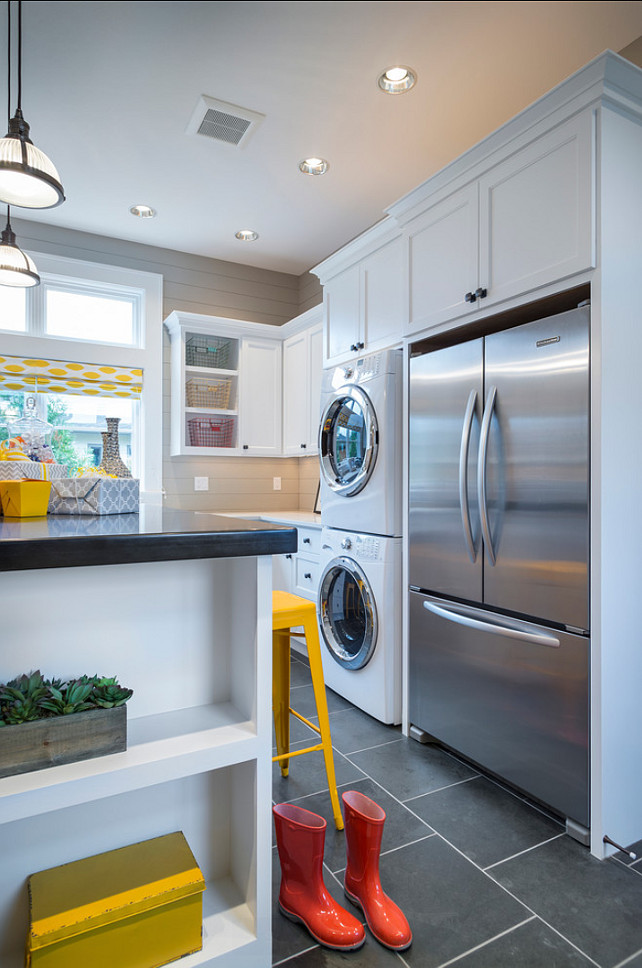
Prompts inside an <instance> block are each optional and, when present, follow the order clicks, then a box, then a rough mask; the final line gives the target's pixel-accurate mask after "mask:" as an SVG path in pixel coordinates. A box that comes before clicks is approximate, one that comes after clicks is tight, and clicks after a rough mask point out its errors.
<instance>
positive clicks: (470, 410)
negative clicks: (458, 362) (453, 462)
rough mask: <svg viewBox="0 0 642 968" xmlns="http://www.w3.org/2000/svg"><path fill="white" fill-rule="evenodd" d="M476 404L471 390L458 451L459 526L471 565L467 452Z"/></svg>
mask: <svg viewBox="0 0 642 968" xmlns="http://www.w3.org/2000/svg"><path fill="white" fill-rule="evenodd" d="M476 404H477V391H476V390H471V391H470V395H469V397H468V403H467V405H466V413H465V414H464V426H463V427H462V430H461V447H460V450H459V507H460V509H461V524H462V527H463V529H464V540H465V541H466V549H467V551H468V557H469V558H470V560H471V562H472V563H473V565H474V564H475V561H476V560H477V551H476V549H475V542H474V540H473V529H472V527H471V524H470V508H469V506H468V451H469V449H470V434H471V431H472V427H473V417H474V416H475V406H476Z"/></svg>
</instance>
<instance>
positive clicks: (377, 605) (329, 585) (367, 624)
mask: <svg viewBox="0 0 642 968" xmlns="http://www.w3.org/2000/svg"><path fill="white" fill-rule="evenodd" d="M401 553H402V552H401V538H389V537H384V536H381V535H372V534H358V533H356V532H351V531H339V530H334V529H331V528H323V529H322V532H321V556H320V566H321V578H320V582H319V596H318V602H317V611H318V617H319V629H320V639H321V655H322V661H323V674H324V678H325V683H326V686H328V687H329V688H330V689H333V690H334V691H335V692H337V693H339V695H341V696H343V697H344V698H345V699H348V700H349V701H350V702H351V703H353V704H354V705H355V706H358V707H359V708H360V709H363V710H364V712H366V713H369V715H370V716H374V717H375V719H378V720H380V721H381V722H382V723H395V724H396V723H400V722H401Z"/></svg>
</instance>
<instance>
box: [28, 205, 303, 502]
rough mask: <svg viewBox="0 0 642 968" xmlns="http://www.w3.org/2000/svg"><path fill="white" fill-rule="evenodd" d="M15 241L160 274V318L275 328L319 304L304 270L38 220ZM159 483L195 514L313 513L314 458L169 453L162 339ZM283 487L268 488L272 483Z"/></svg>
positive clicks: (166, 374) (167, 387) (166, 354)
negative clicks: (181, 316)
mask: <svg viewBox="0 0 642 968" xmlns="http://www.w3.org/2000/svg"><path fill="white" fill-rule="evenodd" d="M11 221H12V226H13V229H14V231H15V233H16V236H17V240H18V244H19V245H20V246H21V247H22V248H24V249H26V250H27V251H28V252H30V253H31V252H46V253H50V254H52V255H60V256H66V257H68V258H71V259H85V260H87V261H90V262H99V263H104V264H106V265H110V266H119V265H120V266H125V267H127V268H131V269H139V270H141V271H143V272H157V273H160V274H161V275H162V276H163V318H165V317H166V316H167V315H168V314H169V313H170V312H172V311H173V310H178V311H182V312H190V313H206V314H210V315H213V316H225V317H228V318H231V319H242V320H248V321H251V322H257V323H267V324H269V325H273V326H281V325H282V324H283V323H285V322H287V321H288V320H289V319H292V318H293V317H294V316H298V315H299V314H300V313H302V312H305V311H306V310H308V309H311V308H312V307H313V306H316V305H318V303H320V302H321V300H322V290H321V286H320V284H319V281H318V279H317V278H316V276H313V275H311V274H310V273H309V272H306V273H304V274H303V275H302V276H294V275H290V274H288V273H285V272H271V271H270V270H268V269H255V268H253V267H252V266H246V265H241V264H240V263H235V262H223V261H221V260H218V259H208V258H205V257H203V256H197V255H191V254H189V253H186V252H178V251H174V250H172V249H162V248H158V247H156V246H149V245H142V244H141V243H139V242H128V241H126V240H123V239H112V238H108V237H106V236H101V235H92V234H89V233H86V232H76V231H74V230H73V229H62V228H56V227H54V226H51V225H46V224H44V223H42V222H35V221H31V220H27V219H20V218H14V217H13V214H12V220H11ZM163 369H164V372H163V486H164V488H165V491H166V495H167V497H166V503H167V504H168V505H169V506H172V507H181V508H187V509H194V510H202V511H233V510H239V511H241V510H247V511H251V510H260V509H265V510H271V511H276V510H292V509H296V508H304V509H306V510H308V509H310V510H311V509H312V506H313V503H314V496H315V493H316V480H318V471H317V462H316V459H315V458H307V459H305V458H303V459H299V458H287V459H274V460H271V459H267V458H256V457H246V458H242V457H238V458H237V457H204V458H198V459H193V458H191V457H170V456H169V412H170V404H169V391H170V365H169V338H168V336H167V332H166V331H165V332H164V335H163ZM194 477H207V478H208V479H209V485H210V489H209V491H198V492H195V491H194ZM273 477H280V478H281V483H282V489H281V490H280V491H274V490H273V486H272V478H273Z"/></svg>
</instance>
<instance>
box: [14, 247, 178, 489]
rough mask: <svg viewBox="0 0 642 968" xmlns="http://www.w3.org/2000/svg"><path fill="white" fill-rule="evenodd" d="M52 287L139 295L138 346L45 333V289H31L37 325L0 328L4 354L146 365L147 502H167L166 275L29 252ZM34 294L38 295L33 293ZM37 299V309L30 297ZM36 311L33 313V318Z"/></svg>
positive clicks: (141, 421) (143, 472) (139, 432)
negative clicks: (164, 472)
mask: <svg viewBox="0 0 642 968" xmlns="http://www.w3.org/2000/svg"><path fill="white" fill-rule="evenodd" d="M29 254H30V255H31V256H32V257H33V259H34V261H35V263H36V265H37V266H38V272H39V274H40V276H41V278H42V280H43V284H44V286H45V287H46V286H47V283H48V282H49V281H50V280H51V282H52V284H53V285H55V286H56V288H61V287H64V288H68V290H69V291H83V292H86V293H88V294H90V293H91V291H92V289H93V292H95V293H96V294H97V295H101V294H110V295H113V296H116V295H117V294H118V293H119V292H120V293H122V294H124V295H131V296H134V297H135V300H136V303H137V305H138V313H137V315H138V321H137V334H136V341H137V345H132V344H123V343H98V342H95V341H94V340H91V341H89V340H87V341H84V340H78V339H71V338H66V337H61V336H46V335H44V305H45V301H44V292H45V291H46V290H42V291H41V292H38V290H39V289H41V287H40V286H39V287H37V288H36V289H32V290H31V291H30V292H28V293H27V301H28V302H27V318H28V323H29V320H31V321H32V324H33V325H32V327H31V329H30V330H28V331H27V333H16V332H15V331H9V330H0V354H2V355H7V356H25V357H29V356H31V357H36V358H38V357H40V358H43V359H51V360H70V361H75V360H78V361H80V362H83V363H89V364H93V365H96V366H98V365H100V364H101V363H109V364H111V365H113V366H126V367H131V368H140V369H141V370H142V371H143V393H142V397H141V401H140V403H139V406H138V408H137V409H138V415H139V416H138V426H137V428H136V436H137V439H138V441H139V454H140V488H141V501H142V502H144V503H147V504H158V505H160V504H162V488H163V482H162V413H163V396H162V392H163V277H162V276H161V275H159V274H157V273H154V272H140V271H138V270H136V269H127V268H124V267H122V266H106V265H104V264H102V263H98V262H85V261H81V260H79V259H69V258H67V257H66V256H55V255H49V254H47V253H43V252H41V253H39V252H31V251H30V253H29ZM32 294H33V296H32ZM30 297H31V298H32V300H33V301H32V304H31V307H30V306H29V299H30ZM30 312H31V316H30Z"/></svg>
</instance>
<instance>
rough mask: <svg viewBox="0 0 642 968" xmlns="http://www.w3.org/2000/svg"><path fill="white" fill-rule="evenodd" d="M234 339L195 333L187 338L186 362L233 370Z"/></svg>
mask: <svg viewBox="0 0 642 968" xmlns="http://www.w3.org/2000/svg"><path fill="white" fill-rule="evenodd" d="M233 342H234V341H233V340H231V339H222V338H220V337H218V336H199V335H198V334H194V335H193V336H190V337H189V339H186V340H185V364H186V365H187V366H207V367H209V368H210V369H214V370H233V369H234V364H233V357H234V354H233V352H232V350H233Z"/></svg>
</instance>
